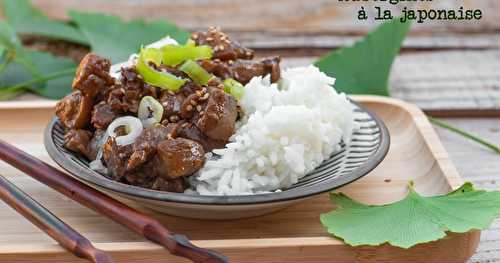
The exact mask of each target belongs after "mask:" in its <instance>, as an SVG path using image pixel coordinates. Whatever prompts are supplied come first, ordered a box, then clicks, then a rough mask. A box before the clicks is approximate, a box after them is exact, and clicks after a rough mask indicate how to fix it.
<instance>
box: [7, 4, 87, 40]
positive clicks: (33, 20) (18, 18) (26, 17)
mask: <svg viewBox="0 0 500 263" xmlns="http://www.w3.org/2000/svg"><path fill="white" fill-rule="evenodd" d="M3 7H4V14H5V16H6V18H7V21H8V22H9V24H11V25H12V27H13V28H14V30H15V31H16V32H17V33H22V34H32V35H41V36H46V37H51V38H56V39H64V40H68V41H72V42H76V43H80V44H88V41H87V39H86V38H85V36H84V35H83V34H82V33H81V32H80V31H79V30H78V29H76V28H74V27H72V26H71V25H69V24H66V23H64V22H59V21H54V20H50V19H49V18H47V16H45V15H44V14H43V13H42V12H40V10H38V9H37V8H35V7H34V6H32V5H31V3H30V1H28V0H3Z"/></svg>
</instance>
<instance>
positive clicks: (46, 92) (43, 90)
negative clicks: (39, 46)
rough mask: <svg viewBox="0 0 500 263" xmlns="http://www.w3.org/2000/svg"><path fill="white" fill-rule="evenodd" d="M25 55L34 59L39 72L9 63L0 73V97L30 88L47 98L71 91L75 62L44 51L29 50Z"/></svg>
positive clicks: (54, 97)
mask: <svg viewBox="0 0 500 263" xmlns="http://www.w3.org/2000/svg"><path fill="white" fill-rule="evenodd" d="M27 56H28V58H29V59H30V60H32V61H34V67H35V68H37V70H38V72H39V74H36V75H35V74H32V73H31V72H30V71H29V70H27V69H26V67H24V66H23V65H21V64H19V63H10V64H9V65H8V66H7V67H6V68H5V71H4V72H3V73H2V74H0V92H3V93H2V94H4V96H1V97H3V98H11V97H12V96H10V95H7V94H10V93H14V91H15V92H16V93H18V92H19V91H20V90H30V91H32V92H35V93H37V94H39V95H41V96H44V97H47V98H51V99H60V98H62V97H64V95H66V94H68V93H70V92H71V83H72V81H73V77H74V75H75V71H76V64H75V62H73V61H72V60H70V59H67V58H61V57H55V56H53V55H52V54H49V53H46V52H38V51H30V52H28V53H27Z"/></svg>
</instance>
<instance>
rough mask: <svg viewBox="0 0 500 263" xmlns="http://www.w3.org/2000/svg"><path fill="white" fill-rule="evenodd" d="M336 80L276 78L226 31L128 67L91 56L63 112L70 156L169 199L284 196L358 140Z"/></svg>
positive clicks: (287, 73)
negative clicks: (168, 194) (175, 194)
mask: <svg viewBox="0 0 500 263" xmlns="http://www.w3.org/2000/svg"><path fill="white" fill-rule="evenodd" d="M333 84H334V79H333V78H330V77H328V76H326V75H325V74H323V73H322V72H320V71H319V70H318V69H317V68H316V67H314V66H308V67H301V68H294V69H288V70H281V69H280V58H279V57H269V58H263V59H259V60H256V59H254V52H253V51H252V50H250V49H247V48H245V47H243V46H241V45H240V44H239V43H238V42H236V41H234V40H232V39H230V38H229V37H228V36H227V35H226V34H225V33H223V32H221V31H220V30H219V29H216V28H210V29H209V30H208V31H207V32H197V33H194V34H192V36H191V38H190V39H189V40H188V41H187V42H186V43H184V44H179V43H177V42H176V41H175V40H173V39H171V38H168V37H166V38H164V39H161V40H160V41H158V42H155V43H153V44H151V45H148V46H146V47H143V48H141V50H140V51H139V54H132V55H131V57H130V59H129V60H128V61H126V62H124V63H121V64H117V65H111V63H110V61H109V60H108V59H106V58H103V57H100V56H98V55H96V54H88V55H87V56H85V58H84V59H83V60H82V61H81V63H80V65H79V67H78V70H77V73H76V76H75V79H74V81H73V92H72V93H71V94H69V95H67V96H66V97H65V98H63V99H62V100H61V101H60V102H58V104H57V106H56V115H57V117H58V118H59V120H60V122H61V123H62V125H63V126H64V127H65V128H66V133H65V144H64V146H65V147H66V148H67V149H68V150H71V151H73V152H75V153H78V154H81V155H82V156H85V157H86V158H87V159H88V160H89V161H90V163H89V166H90V168H91V169H93V170H96V171H98V172H100V173H102V174H104V175H105V176H107V177H109V178H111V179H113V180H116V181H118V182H122V183H126V184H131V185H135V186H139V187H143V188H149V189H153V190H160V191H168V192H185V193H188V194H204V195H243V194H256V193H267V192H272V191H277V190H280V189H285V188H287V187H290V186H291V185H293V184H294V183H296V182H297V181H298V180H299V179H300V178H301V177H303V176H304V175H305V174H306V173H307V172H309V171H311V170H313V169H314V168H315V167H317V166H318V165H319V164H321V162H323V160H325V159H326V158H328V157H329V156H330V155H331V154H332V153H333V152H335V151H338V150H339V149H340V143H341V142H342V141H343V142H345V143H348V142H349V141H350V136H351V134H352V132H353V130H354V129H355V126H356V123H355V122H354V117H353V109H354V106H353V105H352V104H351V103H350V102H349V100H348V99H347V98H346V96H345V95H344V94H338V93H337V92H336V91H335V90H334V89H333V87H332V86H333Z"/></svg>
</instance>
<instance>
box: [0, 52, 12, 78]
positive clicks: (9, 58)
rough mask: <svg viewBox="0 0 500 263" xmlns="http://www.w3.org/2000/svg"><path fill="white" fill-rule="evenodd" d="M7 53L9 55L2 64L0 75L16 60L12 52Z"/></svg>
mask: <svg viewBox="0 0 500 263" xmlns="http://www.w3.org/2000/svg"><path fill="white" fill-rule="evenodd" d="M6 53H7V55H5V60H4V61H3V62H2V64H0V73H2V72H3V71H4V69H5V67H7V65H9V63H10V62H11V61H12V59H13V58H14V57H13V56H12V53H10V52H6Z"/></svg>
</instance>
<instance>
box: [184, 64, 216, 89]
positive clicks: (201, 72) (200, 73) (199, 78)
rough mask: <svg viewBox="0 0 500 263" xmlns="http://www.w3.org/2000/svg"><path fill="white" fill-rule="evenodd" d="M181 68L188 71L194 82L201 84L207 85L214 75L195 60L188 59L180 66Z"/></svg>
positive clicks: (185, 71)
mask: <svg viewBox="0 0 500 263" xmlns="http://www.w3.org/2000/svg"><path fill="white" fill-rule="evenodd" d="M179 70H180V71H182V72H184V73H186V74H187V75H188V76H189V77H190V78H191V79H192V80H193V81H194V82H196V83H197V84H199V85H207V84H208V82H209V81H210V79H212V78H213V77H214V76H213V75H212V74H210V73H208V72H207V71H206V70H205V69H204V68H203V67H201V66H200V65H198V63H196V62H194V61H193V60H187V61H186V62H184V64H182V65H181V66H180V67H179Z"/></svg>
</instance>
